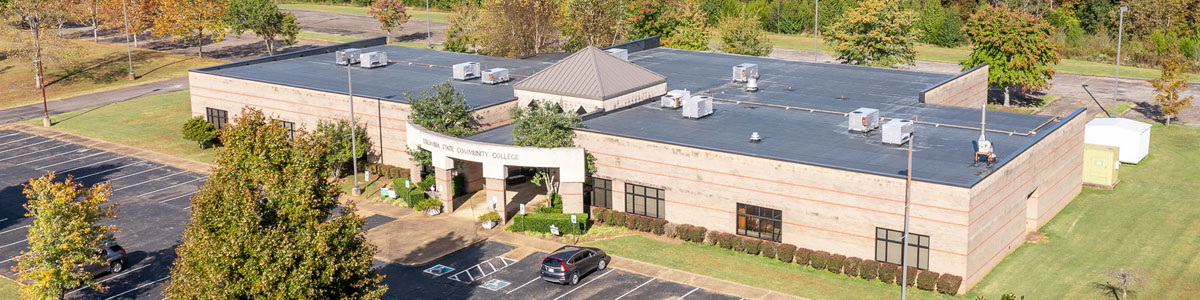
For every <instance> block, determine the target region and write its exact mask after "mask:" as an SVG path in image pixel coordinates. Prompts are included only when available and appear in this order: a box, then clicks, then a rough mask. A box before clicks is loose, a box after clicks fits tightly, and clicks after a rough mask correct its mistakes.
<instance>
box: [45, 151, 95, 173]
mask: <svg viewBox="0 0 1200 300" xmlns="http://www.w3.org/2000/svg"><path fill="white" fill-rule="evenodd" d="M104 153H106V152H97V153H95V154H92V155H88V156H84V157H80V158H75V159H71V160H64V161H60V162H56V163H54V164H49V165H45V166H41V167H37V168H36V169H38V170H43V169H46V168H49V167H53V166H57V165H61V164H65V163H69V162H73V161H77V160H80V159H85V158H91V157H92V156H96V155H100V154H104Z"/></svg>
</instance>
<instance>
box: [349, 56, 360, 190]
mask: <svg viewBox="0 0 1200 300" xmlns="http://www.w3.org/2000/svg"><path fill="white" fill-rule="evenodd" d="M350 65H351V64H346V94H348V95H350V156H352V157H351V158H350V162H351V165H352V166H353V169H352V171H353V172H354V173H351V174H350V175H351V176H353V177H354V188H353V189H351V190H350V194H351V195H355V196H358V194H359V189H358V157H357V154H358V133H357V131H358V130H356V129H358V121H357V120H356V119H355V118H354V84H352V83H351V81H350Z"/></svg>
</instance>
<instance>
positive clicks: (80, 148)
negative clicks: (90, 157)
mask: <svg viewBox="0 0 1200 300" xmlns="http://www.w3.org/2000/svg"><path fill="white" fill-rule="evenodd" d="M68 145H70V144H68ZM77 146H78V145H77ZM87 149H88V148H87V147H84V146H79V148H75V149H71V150H67V151H63V152H61V153H55V154H54V155H50V156H46V157H43V158H39V159H35V160H31V161H27V162H23V163H19V164H17V165H18V166H22V165H25V164H28V163H31V162H35V161H43V160H47V159H51V158H61V157H62V156H60V155H63V154H67V153H70V152H83V151H79V150H84V151H87Z"/></svg>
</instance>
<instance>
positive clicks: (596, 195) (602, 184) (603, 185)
mask: <svg viewBox="0 0 1200 300" xmlns="http://www.w3.org/2000/svg"><path fill="white" fill-rule="evenodd" d="M589 196H590V198H591V205H592V206H598V207H603V208H607V209H612V180H608V179H600V178H592V192H591V193H589Z"/></svg>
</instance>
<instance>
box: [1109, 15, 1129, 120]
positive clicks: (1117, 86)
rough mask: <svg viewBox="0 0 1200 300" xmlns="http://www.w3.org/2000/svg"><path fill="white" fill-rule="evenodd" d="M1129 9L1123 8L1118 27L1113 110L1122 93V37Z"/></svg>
mask: <svg viewBox="0 0 1200 300" xmlns="http://www.w3.org/2000/svg"><path fill="white" fill-rule="evenodd" d="M1128 10H1129V7H1127V6H1122V7H1121V12H1120V21H1118V23H1117V24H1118V25H1117V74H1116V75H1115V76H1113V106H1112V107H1113V108H1116V107H1117V94H1120V93H1121V90H1120V86H1121V35H1122V33H1123V32H1124V31H1125V11H1128Z"/></svg>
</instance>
